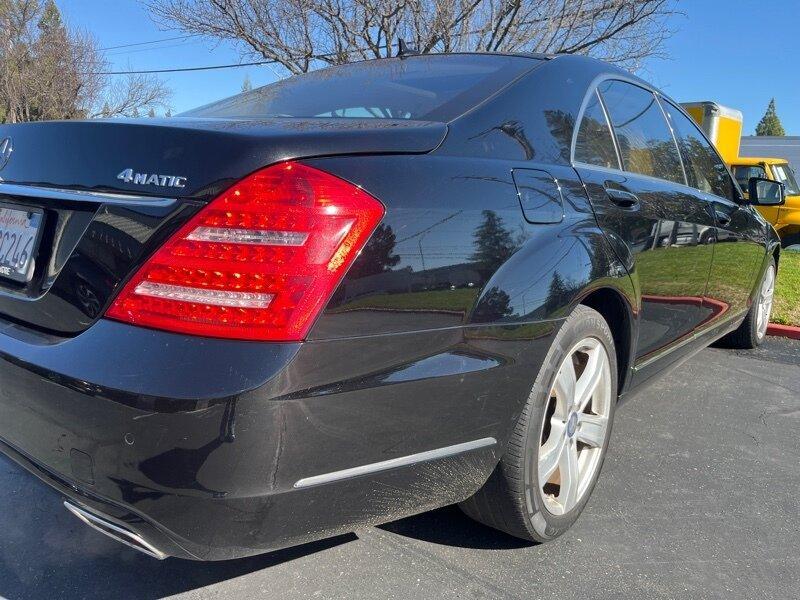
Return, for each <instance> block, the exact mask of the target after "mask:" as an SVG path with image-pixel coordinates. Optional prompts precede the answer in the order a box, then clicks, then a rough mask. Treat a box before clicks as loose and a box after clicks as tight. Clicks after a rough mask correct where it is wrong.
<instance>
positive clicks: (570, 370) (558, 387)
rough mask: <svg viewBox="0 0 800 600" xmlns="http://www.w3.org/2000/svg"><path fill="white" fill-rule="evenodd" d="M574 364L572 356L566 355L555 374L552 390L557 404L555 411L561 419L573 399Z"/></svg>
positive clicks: (569, 408) (566, 413)
mask: <svg viewBox="0 0 800 600" xmlns="http://www.w3.org/2000/svg"><path fill="white" fill-rule="evenodd" d="M575 383H576V376H575V365H574V364H572V357H571V356H568V357H567V359H566V360H565V361H564V363H563V364H562V365H561V368H560V369H559V371H558V375H557V376H556V381H555V385H554V386H553V391H554V392H555V394H556V400H557V401H558V402H557V406H556V413H557V414H558V416H560V417H561V418H562V419H566V418H567V416H568V415H569V411H570V410H571V409H572V406H573V403H574V401H575Z"/></svg>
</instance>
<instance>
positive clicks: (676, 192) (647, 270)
mask: <svg viewBox="0 0 800 600" xmlns="http://www.w3.org/2000/svg"><path fill="white" fill-rule="evenodd" d="M609 122H610V124H611V131H612V132H613V135H614V138H613V139H614V140H615V141H616V150H613V149H614V146H613V145H611V146H610V148H611V150H609V149H608V148H607V147H608V146H609V144H612V138H611V134H610V133H606V132H607V128H608V123H609ZM600 145H601V146H603V147H604V148H606V149H605V150H604V151H603V152H602V153H601V152H600V151H599V150H598V149H597V148H598V146H600ZM574 161H575V167H576V169H577V170H578V173H579V174H580V176H581V178H582V179H583V181H584V183H585V184H586V187H587V192H588V193H589V197H590V199H591V201H592V205H593V207H594V209H595V212H596V214H597V218H598V221H599V223H600V226H601V227H602V228H603V229H604V231H605V232H606V234H607V235H608V237H609V240H610V241H611V243H612V244H613V245H614V246H615V249H616V251H617V253H618V254H619V255H620V257H621V258H622V259H623V260H624V261H625V262H626V264H627V266H628V269H629V272H630V273H631V277H632V278H633V281H634V284H635V285H636V286H637V288H638V290H639V293H640V295H641V310H640V327H639V340H638V344H637V352H636V356H637V359H641V358H644V357H647V356H648V355H651V354H653V353H655V352H657V351H658V350H660V349H662V348H665V347H666V346H668V345H669V344H671V343H673V342H675V341H676V340H679V339H681V338H682V337H684V336H686V335H688V334H690V333H692V332H693V331H694V329H695V328H696V327H697V326H698V325H699V324H700V323H702V322H703V321H704V320H705V319H706V316H707V309H706V308H705V307H704V306H703V296H704V295H705V290H706V284H707V282H708V275H709V271H710V268H711V260H712V251H713V242H714V230H713V227H714V220H713V215H712V213H711V212H710V209H709V206H708V203H707V202H706V201H705V200H704V199H703V198H702V197H701V196H700V195H699V194H698V193H696V190H693V189H691V188H689V187H688V186H687V185H686V176H685V173H684V169H683V165H682V161H681V157H680V153H679V151H678V148H677V145H676V142H675V139H674V136H673V134H672V131H671V129H670V127H669V125H668V122H667V120H666V117H665V115H664V112H663V110H662V108H661V106H660V104H659V102H658V100H657V98H656V96H655V95H654V94H653V93H652V92H651V91H649V90H647V89H644V88H642V87H639V86H638V85H635V84H633V83H630V82H627V81H617V80H609V81H604V82H602V83H601V84H600V85H599V86H598V89H597V90H596V93H595V95H594V96H592V97H590V99H589V102H588V104H587V106H586V108H585V110H584V114H583V117H582V121H581V123H580V125H579V128H578V132H577V138H576V144H575V156H574Z"/></svg>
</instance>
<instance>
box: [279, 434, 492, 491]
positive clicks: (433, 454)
mask: <svg viewBox="0 0 800 600" xmlns="http://www.w3.org/2000/svg"><path fill="white" fill-rule="evenodd" d="M495 444H497V440H496V439H494V438H491V437H487V438H481V439H479V440H474V441H471V442H464V443H462V444H455V445H453V446H445V447H444V448H437V449H436V450H428V451H426V452H419V453H417V454H409V455H408V456H400V457H398V458H392V459H389V460H384V461H381V462H376V463H371V464H368V465H361V466H360V467H352V468H350V469H343V470H341V471H333V472H331V473H323V474H322V475H314V476H312V477H304V478H303V479H300V480H299V481H297V482H296V483H295V484H294V487H295V488H306V487H311V486H314V485H321V484H324V483H331V482H334V481H341V480H342V479H349V478H351V477H358V476H360V475H368V474H370V473H379V472H381V471H387V470H388V469H395V468H397V467H407V466H410V465H413V464H417V463H423V462H427V461H431V460H437V459H440V458H447V457H449V456H455V455H456V454H462V453H464V452H469V451H470V450H478V449H479V448H487V447H489V446H494V445H495Z"/></svg>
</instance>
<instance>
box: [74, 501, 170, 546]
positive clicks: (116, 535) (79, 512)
mask: <svg viewBox="0 0 800 600" xmlns="http://www.w3.org/2000/svg"><path fill="white" fill-rule="evenodd" d="M64 506H65V507H66V509H67V510H68V511H69V512H71V513H72V514H73V515H75V516H76V517H78V518H79V519H80V520H81V521H83V522H84V523H86V524H87V525H88V526H89V527H91V528H92V529H96V530H97V531H99V532H100V533H103V534H105V535H107V536H108V537H110V538H112V539H114V540H116V541H118V542H120V543H122V544H125V545H126V546H129V547H131V548H133V549H134V550H138V551H139V552H142V553H143V554H146V555H147V556H151V557H152V558H157V559H158V560H164V559H165V558H167V556H168V555H167V554H166V553H164V552H162V551H161V550H159V549H158V548H156V547H155V546H153V544H151V543H149V542H148V541H147V540H145V539H144V538H143V537H142V536H140V535H139V534H138V533H134V532H133V531H130V530H128V529H125V528H124V527H121V526H119V525H117V524H116V523H112V522H111V521H109V520H107V519H105V518H103V517H101V516H99V515H96V514H94V513H90V512H88V511H86V510H84V509H82V508H81V507H80V506H77V505H75V504H73V503H72V502H70V501H68V500H65V501H64Z"/></svg>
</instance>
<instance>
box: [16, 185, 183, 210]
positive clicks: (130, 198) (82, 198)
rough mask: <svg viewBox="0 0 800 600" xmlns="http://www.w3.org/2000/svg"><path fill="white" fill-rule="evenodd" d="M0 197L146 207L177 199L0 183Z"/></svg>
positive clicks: (172, 202) (164, 203) (163, 204)
mask: <svg viewBox="0 0 800 600" xmlns="http://www.w3.org/2000/svg"><path fill="white" fill-rule="evenodd" d="M0 196H21V197H23V198H41V199H44V200H66V201H69V202H91V203H93V204H98V203H102V204H116V205H120V206H131V205H146V206H171V205H172V204H174V203H175V202H176V199H175V198H157V197H154V196H136V195H129V194H108V193H105V192H87V191H83V190H63V189H59V188H49V187H41V186H36V185H19V184H16V183H4V182H3V181H0Z"/></svg>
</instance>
